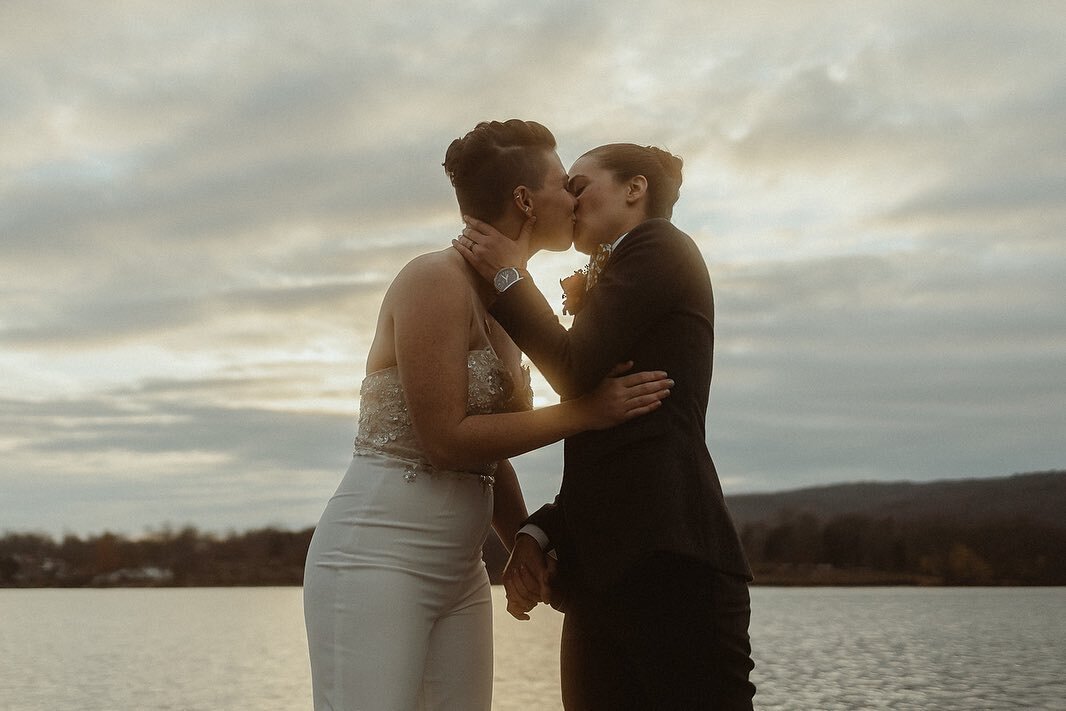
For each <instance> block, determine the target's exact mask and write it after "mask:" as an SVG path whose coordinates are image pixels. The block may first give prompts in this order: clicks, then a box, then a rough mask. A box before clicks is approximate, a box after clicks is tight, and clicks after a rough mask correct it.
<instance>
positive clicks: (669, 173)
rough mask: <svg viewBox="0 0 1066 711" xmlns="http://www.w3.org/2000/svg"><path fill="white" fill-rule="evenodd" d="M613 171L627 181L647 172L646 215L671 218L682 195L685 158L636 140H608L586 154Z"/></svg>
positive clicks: (619, 179)
mask: <svg viewBox="0 0 1066 711" xmlns="http://www.w3.org/2000/svg"><path fill="white" fill-rule="evenodd" d="M585 155H586V156H591V157H593V158H595V159H596V162H597V163H599V165H600V166H601V167H602V168H604V169H605V170H607V171H610V172H611V173H612V174H613V175H614V177H615V179H616V180H618V181H619V182H625V181H627V180H629V179H630V178H633V177H636V176H638V175H643V176H644V177H645V178H646V179H647V181H648V202H647V215H646V217H648V218H652V217H665V218H666V219H668V220H669V219H670V217H671V215H673V212H674V203H676V202H677V199H678V197H680V195H681V168H682V166H683V161H682V160H681V158H680V157H679V156H675V155H673V154H671V153H668V152H667V151H664V150H663V149H661V148H656V147H655V146H638V145H636V144H634V143H608V144H607V145H605V146H599V147H597V148H593V149H592V150H591V151H588V152H587V153H585Z"/></svg>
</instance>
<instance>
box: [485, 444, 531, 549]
mask: <svg viewBox="0 0 1066 711" xmlns="http://www.w3.org/2000/svg"><path fill="white" fill-rule="evenodd" d="M495 478H496V482H495V484H494V485H493V487H492V498H493V502H492V504H493V509H492V527H493V528H494V529H496V535H498V536H499V537H500V540H501V541H502V542H503V545H504V546H506V548H507V550H508V551H510V550H511V548H513V547H514V540H515V536H516V535H517V534H518V529H519V528H520V527H521V525H522V522H523V521H525V520H526V517H527V516H528V515H529V514H528V512H527V511H526V502H525V499H523V498H522V487H521V485H520V484H519V482H518V476H517V475H516V474H515V470H514V467H513V466H511V462H510V461H509V460H506V459H504V460H501V461H500V462H499V463H498V464H497V465H496V477H495Z"/></svg>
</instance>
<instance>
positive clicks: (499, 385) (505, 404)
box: [354, 348, 533, 485]
mask: <svg viewBox="0 0 1066 711" xmlns="http://www.w3.org/2000/svg"><path fill="white" fill-rule="evenodd" d="M522 371H523V376H524V378H523V380H524V382H522V383H521V384H516V383H515V382H514V380H513V378H512V377H511V371H509V370H508V369H507V367H506V366H505V365H504V364H503V362H501V361H500V359H499V357H497V355H496V354H495V353H494V352H493V351H492V350H491V349H488V348H486V349H484V350H476V351H470V353H469V354H467V408H466V411H467V414H469V415H487V414H491V413H494V412H514V411H517V410H529V409H532V407H533V391H532V389H531V388H530V381H529V369H528V368H526V367H523V369H522ZM354 453H355V454H356V455H360V454H364V455H365V454H384V455H386V456H389V457H392V458H395V459H400V460H403V461H404V462H405V463H406V464H407V466H406V467H405V469H404V474H403V478H404V481H406V482H408V483H414V482H415V481H416V480H417V479H418V475H419V474H420V473H422V472H428V473H434V472H437V471H438V470H436V469H434V468H433V467H432V465H430V463H429V459H428V458H427V457H426V456H425V454H424V453H423V451H422V446H421V443H420V442H419V441H418V438H417V437H416V436H415V432H414V428H413V426H412V424H411V415H410V413H409V412H408V410H407V400H406V398H405V396H404V391H403V385H402V383H401V382H400V377H399V373H398V371H397V369H396V368H395V367H392V368H387V369H385V370H379V371H377V372H374V373H370V374H369V375H367V376H366V378H364V379H363V383H362V387H361V388H360V393H359V433H358V435H357V436H356V438H355V452H354ZM495 466H496V465H495V463H493V464H489V465H486V466H485V467H483V468H480V469H478V470H476V471H470V472H462V473H463V474H466V475H470V474H472V475H475V476H477V477H479V478H480V479H481V481H482V483H484V484H489V485H491V484H492V483H493V481H494V479H493V476H492V475H493V472H494V470H495Z"/></svg>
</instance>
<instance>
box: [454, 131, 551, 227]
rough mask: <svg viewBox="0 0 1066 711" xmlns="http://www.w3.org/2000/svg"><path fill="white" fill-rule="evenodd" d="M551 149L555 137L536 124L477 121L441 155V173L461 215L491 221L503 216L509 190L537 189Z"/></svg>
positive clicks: (509, 198) (510, 194) (542, 179)
mask: <svg viewBox="0 0 1066 711" xmlns="http://www.w3.org/2000/svg"><path fill="white" fill-rule="evenodd" d="M554 150H555V136H553V135H552V132H551V131H549V130H548V129H547V128H545V127H544V126H542V125H541V124H539V123H537V122H536V121H521V120H519V119H509V120H507V121H503V122H502V123H501V122H500V121H482V122H481V123H479V124H478V125H477V126H475V127H474V130H473V131H471V132H470V133H468V134H466V135H465V136H463V137H462V138H457V139H455V140H454V141H452V142H451V145H449V146H448V150H447V151H446V152H445V154H444V163H443V164H442V165H443V166H444V172H445V174H447V176H448V179H449V180H450V181H451V183H452V187H454V188H455V197H456V199H457V200H458V201H459V209H461V210H462V211H463V214H466V215H470V216H472V217H476V218H478V219H480V220H485V221H486V222H491V221H492V220H495V219H497V218H498V217H500V216H501V215H503V213H504V211H505V210H506V209H507V205H508V203H509V202H510V201H511V199H512V198H513V195H514V189H515V187H517V186H519V185H525V186H526V187H528V188H529V189H530V190H537V189H538V188H540V187H541V186H542V185H543V184H544V176H545V175H546V174H547V172H548V164H547V161H546V160H545V156H544V154H545V153H546V152H547V151H554Z"/></svg>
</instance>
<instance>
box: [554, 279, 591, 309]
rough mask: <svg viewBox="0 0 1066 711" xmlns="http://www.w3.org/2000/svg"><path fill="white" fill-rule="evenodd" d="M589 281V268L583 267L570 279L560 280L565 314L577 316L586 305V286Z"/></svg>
mask: <svg viewBox="0 0 1066 711" xmlns="http://www.w3.org/2000/svg"><path fill="white" fill-rule="evenodd" d="M588 279H589V268H588V267H581V268H580V269H578V270H577V271H576V272H574V273H573V274H571V275H570V276H568V277H565V278H563V279H560V280H559V286H561V287H563V313H564V314H569V315H571V316H576V315H577V312H578V311H580V310H581V307H582V305H583V304H584V303H585V292H586V290H587V289H586V286H587V284H588Z"/></svg>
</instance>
